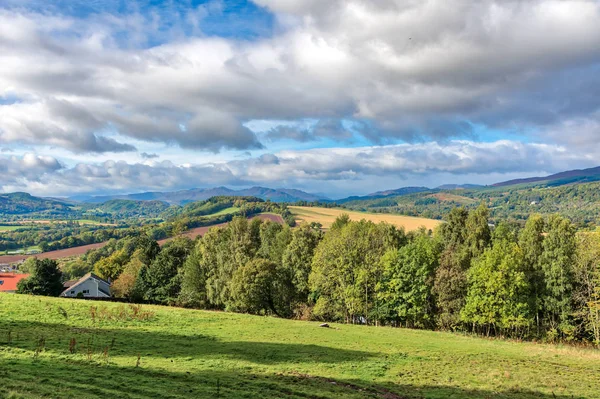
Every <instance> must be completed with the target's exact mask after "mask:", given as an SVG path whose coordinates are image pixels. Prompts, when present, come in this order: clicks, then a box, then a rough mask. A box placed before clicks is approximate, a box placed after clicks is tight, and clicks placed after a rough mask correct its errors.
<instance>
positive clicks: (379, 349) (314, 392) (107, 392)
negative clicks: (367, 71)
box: [0, 294, 600, 399]
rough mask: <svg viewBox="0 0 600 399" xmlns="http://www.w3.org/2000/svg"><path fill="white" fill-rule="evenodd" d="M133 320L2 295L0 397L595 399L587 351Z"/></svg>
mask: <svg viewBox="0 0 600 399" xmlns="http://www.w3.org/2000/svg"><path fill="white" fill-rule="evenodd" d="M133 312H134V311H133V310H132V308H130V307H129V305H127V304H118V303H106V302H92V301H83V300H79V301H78V300H68V299H60V298H43V297H32V296H23V295H15V294H0V387H1V388H0V397H6V398H38V397H49V398H55V397H60V398H103V399H104V398H107V397H115V398H116V397H118V398H155V397H160V398H381V399H398V398H440V399H441V398H542V399H554V398H560V399H566V398H599V397H600V379H599V374H598V373H599V367H600V353H599V352H598V351H597V350H593V349H577V348H572V347H561V346H551V345H542V344H534V343H517V342H507V341H499V340H486V339H481V338H474V337H467V336H461V335H454V334H450V333H438V332H431V331H417V330H408V329H393V328H381V327H380V328H377V327H364V326H351V325H339V324H332V325H331V327H332V328H319V327H318V323H314V322H304V321H290V320H282V319H277V318H272V317H257V316H247V315H240V314H232V313H222V312H206V311H195V310H185V309H177V308H167V307H158V306H149V305H148V306H147V305H144V306H142V309H141V311H140V312H139V313H138V316H134V313H133ZM140 314H141V316H140Z"/></svg>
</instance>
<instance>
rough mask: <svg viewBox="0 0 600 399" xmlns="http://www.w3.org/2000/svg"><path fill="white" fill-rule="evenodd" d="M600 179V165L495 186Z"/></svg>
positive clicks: (584, 181)
mask: <svg viewBox="0 0 600 399" xmlns="http://www.w3.org/2000/svg"><path fill="white" fill-rule="evenodd" d="M598 180H600V166H597V167H595V168H588V169H575V170H568V171H565V172H560V173H555V174H553V175H550V176H545V177H529V178H525V179H514V180H508V181H504V182H500V183H496V184H492V186H493V187H505V186H514V185H517V184H528V183H539V182H543V183H546V184H548V185H564V184H571V183H587V182H593V181H598Z"/></svg>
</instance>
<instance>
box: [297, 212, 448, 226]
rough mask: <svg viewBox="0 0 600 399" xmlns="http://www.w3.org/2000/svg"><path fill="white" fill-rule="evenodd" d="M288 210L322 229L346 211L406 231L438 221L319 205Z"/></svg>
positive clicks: (358, 218)
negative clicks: (321, 226) (315, 223)
mask: <svg viewBox="0 0 600 399" xmlns="http://www.w3.org/2000/svg"><path fill="white" fill-rule="evenodd" d="M288 208H289V210H290V211H291V212H292V214H293V215H294V218H295V219H296V222H307V223H312V222H318V223H321V224H322V225H323V228H324V229H328V228H329V227H331V224H332V223H333V222H334V221H335V219H336V218H337V217H338V216H340V215H342V214H344V213H346V214H348V216H350V220H355V221H358V220H361V219H366V220H370V221H372V222H374V223H380V222H386V223H390V224H393V225H394V226H396V227H404V229H405V230H406V231H411V230H417V229H419V228H420V227H422V226H423V227H425V228H426V229H434V228H435V227H437V226H438V225H439V224H440V223H442V222H441V221H439V220H434V219H427V218H420V217H412V216H403V215H394V214H389V213H367V212H356V211H350V210H347V209H340V208H320V207H308V206H290V207H288Z"/></svg>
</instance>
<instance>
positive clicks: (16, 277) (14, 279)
mask: <svg viewBox="0 0 600 399" xmlns="http://www.w3.org/2000/svg"><path fill="white" fill-rule="evenodd" d="M27 277H29V274H16V273H0V292H16V291H17V283H18V282H19V281H21V280H23V279H24V278H27Z"/></svg>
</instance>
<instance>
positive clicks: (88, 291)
mask: <svg viewBox="0 0 600 399" xmlns="http://www.w3.org/2000/svg"><path fill="white" fill-rule="evenodd" d="M81 292H83V293H84V294H89V293H90V290H83V291H81Z"/></svg>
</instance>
